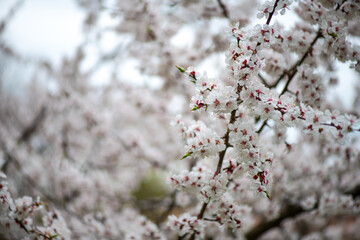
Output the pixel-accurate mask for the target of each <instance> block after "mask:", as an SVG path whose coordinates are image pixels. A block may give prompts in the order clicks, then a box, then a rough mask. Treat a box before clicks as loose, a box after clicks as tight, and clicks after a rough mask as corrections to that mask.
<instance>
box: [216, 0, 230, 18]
mask: <svg viewBox="0 0 360 240" xmlns="http://www.w3.org/2000/svg"><path fill="white" fill-rule="evenodd" d="M217 2H218V4H219V6H220V8H221V11H222V14H223V15H224V17H226V18H229V11H228V9H227V7H226V6H225V5H224V3H223V2H222V1H221V0H217Z"/></svg>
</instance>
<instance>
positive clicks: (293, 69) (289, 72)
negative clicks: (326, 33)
mask: <svg viewBox="0 0 360 240" xmlns="http://www.w3.org/2000/svg"><path fill="white" fill-rule="evenodd" d="M320 37H322V34H321V31H320V30H319V31H318V32H317V34H316V37H315V38H314V40H313V41H312V42H311V43H310V46H309V47H308V49H307V50H306V52H305V54H304V55H303V56H302V57H301V58H300V59H299V60H298V61H297V62H296V63H295V64H294V65H293V66H292V67H291V68H290V70H287V71H284V72H283V74H281V76H280V77H279V78H278V80H277V81H276V83H275V84H274V85H272V86H271V87H270V88H274V87H276V86H277V85H278V84H279V83H280V81H281V79H282V78H283V77H284V76H285V75H288V80H287V82H286V83H285V86H284V88H283V90H282V91H281V93H280V95H279V96H282V95H284V94H285V93H286V92H287V91H289V90H288V87H289V85H290V83H291V81H292V80H293V79H294V76H295V75H296V73H297V71H298V67H299V66H300V65H301V64H303V62H304V61H305V59H306V58H307V56H308V55H309V54H310V53H311V52H312V49H313V47H314V45H315V43H316V41H317V40H318V39H319V38H320ZM267 121H268V119H266V120H265V121H264V122H263V123H262V125H261V126H260V128H259V130H257V131H256V133H258V134H260V133H261V132H262V130H263V129H264V127H265V126H266V125H267Z"/></svg>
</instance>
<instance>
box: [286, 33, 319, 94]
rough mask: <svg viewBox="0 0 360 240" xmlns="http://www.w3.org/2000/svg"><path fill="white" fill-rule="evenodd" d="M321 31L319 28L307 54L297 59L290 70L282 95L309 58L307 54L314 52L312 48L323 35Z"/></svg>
mask: <svg viewBox="0 0 360 240" xmlns="http://www.w3.org/2000/svg"><path fill="white" fill-rule="evenodd" d="M321 36H322V35H321V31H320V30H319V31H318V32H317V34H316V37H315V38H314V40H313V41H312V42H311V43H310V46H309V48H308V49H307V51H306V52H305V54H304V55H303V56H302V58H301V59H299V61H297V62H296V63H295V65H294V66H293V67H292V68H291V69H290V70H289V71H288V76H289V78H288V80H287V82H286V84H285V87H284V89H283V90H282V91H281V93H280V96H281V95H283V94H284V93H285V92H286V91H287V88H288V87H289V84H290V83H291V81H292V80H293V78H294V76H295V74H296V73H297V71H298V67H299V66H300V65H301V64H303V62H304V61H305V59H306V58H307V56H308V55H309V54H310V53H311V52H312V49H313V47H314V45H315V43H316V41H317V40H318V39H319V38H320V37H321Z"/></svg>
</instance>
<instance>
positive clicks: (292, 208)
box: [245, 185, 360, 240]
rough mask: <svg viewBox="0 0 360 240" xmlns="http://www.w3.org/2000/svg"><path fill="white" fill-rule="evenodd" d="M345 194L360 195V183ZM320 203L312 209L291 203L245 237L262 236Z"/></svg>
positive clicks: (252, 239) (254, 237)
mask: <svg viewBox="0 0 360 240" xmlns="http://www.w3.org/2000/svg"><path fill="white" fill-rule="evenodd" d="M345 194H349V195H351V196H352V197H353V198H356V197H358V196H360V185H359V186H356V187H355V188H353V189H352V190H350V191H347V192H345ZM318 205H319V203H318V202H317V203H316V204H315V206H314V207H313V208H312V209H309V210H305V209H303V208H302V207H300V206H296V205H290V204H289V205H287V206H285V207H284V208H283V210H282V211H281V213H280V215H279V216H278V217H277V218H275V219H272V220H269V221H263V222H262V223H260V224H259V225H257V226H256V227H255V228H253V229H252V230H250V231H249V232H247V233H246V234H245V237H246V239H247V240H255V239H258V238H259V237H260V236H262V235H263V234H264V233H265V232H267V231H268V230H270V229H273V228H276V227H279V226H280V224H281V223H282V222H283V221H284V220H286V219H289V218H293V217H296V216H298V215H300V214H302V213H306V212H310V211H312V210H314V209H316V208H317V207H318Z"/></svg>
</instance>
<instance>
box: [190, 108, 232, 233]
mask: <svg viewBox="0 0 360 240" xmlns="http://www.w3.org/2000/svg"><path fill="white" fill-rule="evenodd" d="M235 114H236V110H233V111H232V112H231V116H230V120H229V125H230V124H233V123H234V122H235V120H236V115H235ZM229 136H230V128H229V127H228V128H227V130H226V133H225V135H224V137H223V139H224V143H225V149H224V150H223V151H221V152H219V161H218V164H217V168H216V171H215V173H214V176H216V175H218V174H219V173H220V172H221V168H222V164H223V162H224V157H225V154H226V151H227V149H228V148H229V147H230V144H229ZM210 201H211V199H209V200H208V201H207V202H204V203H203V205H202V207H201V209H200V212H199V214H198V215H197V218H198V219H202V218H203V217H204V213H205V211H206V208H207V206H208V204H209V203H210ZM194 239H195V232H193V233H192V234H191V235H190V237H189V240H194Z"/></svg>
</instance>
